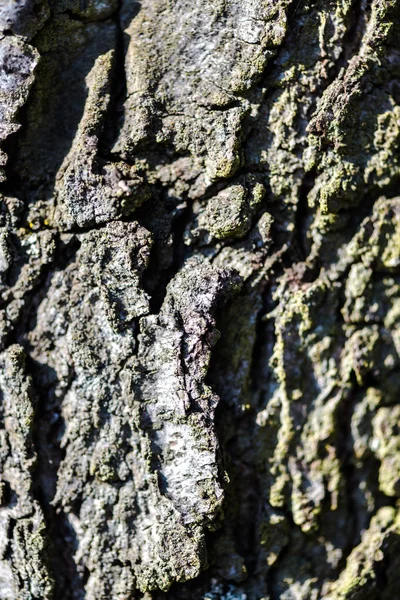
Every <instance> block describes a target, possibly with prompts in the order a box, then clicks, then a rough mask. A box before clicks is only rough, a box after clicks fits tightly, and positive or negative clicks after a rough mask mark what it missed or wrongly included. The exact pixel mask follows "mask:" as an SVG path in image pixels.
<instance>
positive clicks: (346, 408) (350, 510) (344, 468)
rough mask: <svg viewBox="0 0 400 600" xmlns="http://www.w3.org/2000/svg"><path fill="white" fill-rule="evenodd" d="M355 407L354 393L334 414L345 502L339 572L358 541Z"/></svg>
mask: <svg viewBox="0 0 400 600" xmlns="http://www.w3.org/2000/svg"><path fill="white" fill-rule="evenodd" d="M354 406H355V394H354V391H353V392H352V393H350V394H348V395H346V396H344V398H342V401H341V403H340V406H339V407H338V410H337V413H336V423H337V428H336V431H337V440H336V449H337V455H338V459H339V461H340V470H341V474H342V477H343V481H344V488H345V496H346V501H347V515H348V516H347V524H348V532H347V540H348V541H347V544H346V546H345V547H344V548H343V552H342V557H341V559H340V561H339V563H338V572H340V571H341V570H342V569H343V568H344V566H345V564H346V561H347V557H348V556H349V554H350V552H351V551H352V550H353V548H354V547H355V546H356V545H357V544H358V543H359V541H360V527H359V523H358V519H357V508H358V506H357V503H356V501H355V498H354V494H355V493H356V490H357V485H356V473H355V466H354V465H355V460H354V451H353V444H352V441H351V440H352V435H351V426H350V424H351V415H352V413H353V410H354Z"/></svg>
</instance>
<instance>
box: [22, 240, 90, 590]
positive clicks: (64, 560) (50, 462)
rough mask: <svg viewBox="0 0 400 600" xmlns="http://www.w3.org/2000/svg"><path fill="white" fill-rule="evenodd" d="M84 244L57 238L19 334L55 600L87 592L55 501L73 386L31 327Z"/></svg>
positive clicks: (70, 533) (72, 540)
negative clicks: (40, 358)
mask: <svg viewBox="0 0 400 600" xmlns="http://www.w3.org/2000/svg"><path fill="white" fill-rule="evenodd" d="M79 245H80V244H79V242H78V240H77V239H76V238H75V239H74V240H72V243H71V242H70V243H69V244H68V245H66V244H64V243H62V242H60V243H59V244H58V246H57V253H56V256H55V259H54V263H53V264H52V265H51V271H50V272H49V273H48V276H47V277H46V279H45V281H44V282H43V285H42V288H41V290H40V293H39V294H38V295H37V296H36V297H35V298H34V299H33V301H32V303H31V304H30V305H28V307H27V313H26V318H25V325H24V327H23V328H22V329H21V332H20V336H19V341H20V343H21V344H22V346H24V347H25V350H26V353H27V368H28V371H29V372H30V375H31V378H32V382H33V390H34V396H35V405H36V406H35V420H34V423H33V442H34V447H35V450H36V454H37V462H36V466H35V476H34V485H35V487H34V490H35V495H36V497H37V499H38V501H39V503H40V506H41V508H42V510H43V514H44V518H45V522H46V527H47V530H48V534H47V535H48V540H49V551H48V560H49V567H50V569H51V572H52V574H53V576H54V578H55V582H56V591H55V597H54V600H83V598H84V597H85V593H84V589H83V586H82V581H81V576H80V574H79V573H78V569H77V566H76V563H75V561H74V558H73V555H74V552H75V550H76V548H77V541H76V537H75V533H74V531H73V529H72V528H71V526H70V525H69V523H68V520H67V518H66V515H65V514H64V513H63V512H62V511H60V510H59V509H58V508H57V507H55V506H53V504H52V499H53V497H54V494H55V490H56V484H57V472H58V468H59V465H60V463H61V461H62V459H63V458H64V456H65V450H64V449H62V448H61V447H60V438H61V435H62V433H63V431H64V422H63V419H62V417H61V406H62V402H63V398H64V397H65V395H66V394H67V392H68V389H69V387H66V388H64V390H63V395H62V397H60V396H58V395H57V396H56V395H55V394H54V389H55V387H56V385H57V374H56V373H55V371H54V370H53V369H52V368H51V367H50V366H49V365H46V364H40V363H38V362H37V361H36V360H34V359H33V358H32V357H31V352H32V346H31V342H30V341H29V332H30V331H32V330H33V329H34V328H35V326H36V316H37V310H38V308H39V306H40V303H41V301H42V300H43V299H44V298H45V297H46V294H47V292H48V289H49V287H50V285H51V282H52V278H53V276H54V273H56V272H57V271H64V270H65V269H66V267H67V266H68V264H70V263H71V262H73V261H74V258H75V255H76V252H77V250H78V248H79Z"/></svg>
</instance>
